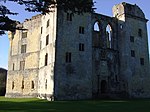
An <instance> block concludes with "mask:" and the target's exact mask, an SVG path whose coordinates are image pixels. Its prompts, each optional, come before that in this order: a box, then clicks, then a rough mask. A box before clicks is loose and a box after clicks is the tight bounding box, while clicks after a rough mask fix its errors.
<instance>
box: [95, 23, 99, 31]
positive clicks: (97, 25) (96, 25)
mask: <svg viewBox="0 0 150 112" xmlns="http://www.w3.org/2000/svg"><path fill="white" fill-rule="evenodd" d="M94 31H97V32H98V31H100V28H99V22H96V23H95V24H94Z"/></svg>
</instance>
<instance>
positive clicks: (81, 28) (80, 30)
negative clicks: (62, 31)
mask: <svg viewBox="0 0 150 112" xmlns="http://www.w3.org/2000/svg"><path fill="white" fill-rule="evenodd" d="M79 33H80V34H84V27H82V26H80V27H79Z"/></svg>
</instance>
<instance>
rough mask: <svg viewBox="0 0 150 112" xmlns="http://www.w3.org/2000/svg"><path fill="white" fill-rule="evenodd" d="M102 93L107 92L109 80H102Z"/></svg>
mask: <svg viewBox="0 0 150 112" xmlns="http://www.w3.org/2000/svg"><path fill="white" fill-rule="evenodd" d="M101 93H102V94H105V93H107V82H106V80H102V81H101Z"/></svg>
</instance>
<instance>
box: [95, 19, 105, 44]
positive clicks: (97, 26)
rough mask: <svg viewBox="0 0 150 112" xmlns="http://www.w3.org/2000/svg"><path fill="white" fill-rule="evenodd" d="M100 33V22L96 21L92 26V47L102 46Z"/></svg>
mask: <svg viewBox="0 0 150 112" xmlns="http://www.w3.org/2000/svg"><path fill="white" fill-rule="evenodd" d="M101 33H102V29H101V28H100V22H99V21H97V22H95V24H94V26H93V47H100V46H101V47H102V46H103V42H102V38H101Z"/></svg>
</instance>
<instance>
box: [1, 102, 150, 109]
mask: <svg viewBox="0 0 150 112" xmlns="http://www.w3.org/2000/svg"><path fill="white" fill-rule="evenodd" d="M0 100H1V99H0ZM33 111H34V112H150V100H133V101H117V100H105V101H104V100H103V101H55V102H48V101H46V100H39V99H34V100H32V99H27V100H26V99H25V100H20V99H5V100H2V101H0V112H33Z"/></svg>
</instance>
